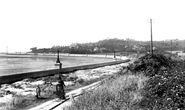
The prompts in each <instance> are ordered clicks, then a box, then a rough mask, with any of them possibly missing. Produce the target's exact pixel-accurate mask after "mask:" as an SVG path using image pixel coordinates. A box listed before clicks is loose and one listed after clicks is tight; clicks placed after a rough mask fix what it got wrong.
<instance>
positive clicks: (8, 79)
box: [0, 59, 130, 84]
mask: <svg viewBox="0 0 185 110" xmlns="http://www.w3.org/2000/svg"><path fill="white" fill-rule="evenodd" d="M129 61H130V60H129V59H127V60H120V61H112V62H106V63H98V64H90V65H82V66H75V67H66V68H62V74H67V73H69V72H73V71H77V70H85V69H93V68H98V67H103V66H110V65H116V64H120V63H125V62H129ZM57 73H58V69H51V70H45V71H36V72H27V73H20V74H13V75H4V76H0V84H5V83H12V82H15V81H19V80H22V79H26V78H38V77H44V76H50V75H55V74H57Z"/></svg>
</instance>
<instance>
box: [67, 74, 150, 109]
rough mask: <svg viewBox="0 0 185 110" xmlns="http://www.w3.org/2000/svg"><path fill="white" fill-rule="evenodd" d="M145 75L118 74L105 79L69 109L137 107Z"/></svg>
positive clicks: (145, 78)
mask: <svg viewBox="0 0 185 110" xmlns="http://www.w3.org/2000/svg"><path fill="white" fill-rule="evenodd" d="M146 80H147V77H145V76H143V75H142V74H140V75H131V74H127V75H120V76H119V75H118V76H115V77H112V78H110V79H109V80H107V81H105V82H104V83H103V84H102V86H101V87H100V88H98V89H97V90H95V91H92V92H89V93H85V94H84V95H82V96H81V97H79V98H78V100H76V101H75V103H74V104H73V106H71V107H69V108H68V109H69V110H122V109H131V110H133V109H137V106H135V104H137V102H139V101H140V100H141V98H142V96H141V90H142V88H143V87H144V84H145V81H146Z"/></svg>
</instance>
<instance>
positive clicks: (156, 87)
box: [69, 54, 185, 110]
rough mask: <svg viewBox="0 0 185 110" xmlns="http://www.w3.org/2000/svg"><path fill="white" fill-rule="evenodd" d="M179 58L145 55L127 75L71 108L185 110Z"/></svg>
mask: <svg viewBox="0 0 185 110" xmlns="http://www.w3.org/2000/svg"><path fill="white" fill-rule="evenodd" d="M176 59H178V57H175V56H173V57H172V56H170V57H169V56H166V55H162V54H154V55H153V56H152V55H148V54H147V55H145V56H142V57H141V58H139V59H138V60H137V61H135V62H134V63H133V64H131V65H130V66H129V67H128V69H129V72H128V73H127V74H124V75H123V74H121V75H118V76H116V77H114V78H112V79H109V80H107V81H106V82H105V83H104V84H103V85H102V86H101V87H99V88H98V89H97V90H94V91H92V92H90V93H85V94H84V95H83V96H81V97H79V98H78V99H77V100H76V101H75V102H74V104H73V105H72V107H69V110H94V109H96V110H183V109H185V71H184V61H182V60H179V59H178V60H176Z"/></svg>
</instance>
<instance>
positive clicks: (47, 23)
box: [0, 0, 185, 52]
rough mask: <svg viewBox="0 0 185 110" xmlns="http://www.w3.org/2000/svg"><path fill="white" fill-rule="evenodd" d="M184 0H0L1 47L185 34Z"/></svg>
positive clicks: (17, 49) (24, 47) (16, 49)
mask: <svg viewBox="0 0 185 110" xmlns="http://www.w3.org/2000/svg"><path fill="white" fill-rule="evenodd" d="M184 5H185V1H184V0H0V52H6V47H7V46H8V51H9V52H26V51H29V49H30V48H32V47H38V48H50V47H52V46H54V45H63V46H67V45H70V44H72V43H87V42H97V41H99V40H103V39H107V38H118V39H126V38H130V39H134V40H140V41H149V40H150V19H152V20H153V40H166V39H185V31H184V30H185V14H184V11H185V6H184Z"/></svg>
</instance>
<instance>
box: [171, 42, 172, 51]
mask: <svg viewBox="0 0 185 110" xmlns="http://www.w3.org/2000/svg"><path fill="white" fill-rule="evenodd" d="M171 54H172V39H171Z"/></svg>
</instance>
